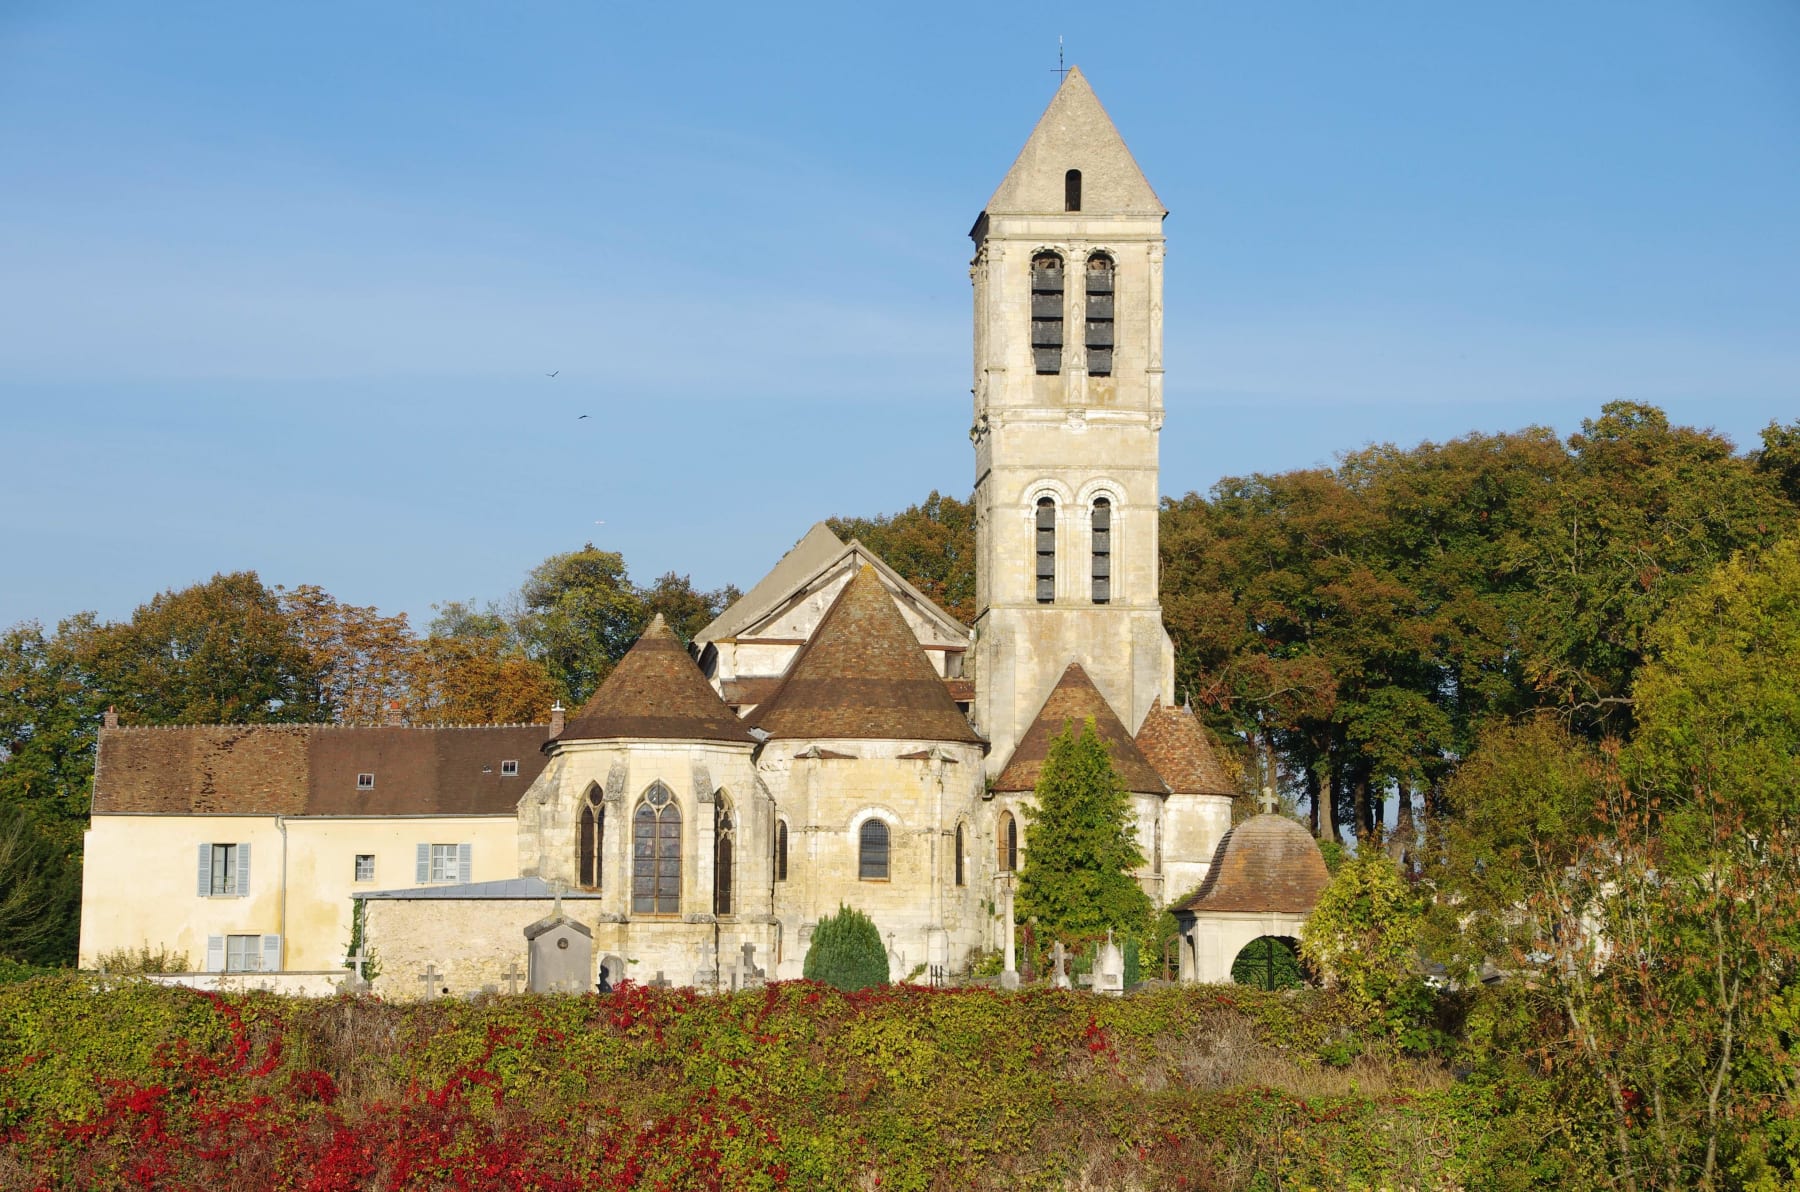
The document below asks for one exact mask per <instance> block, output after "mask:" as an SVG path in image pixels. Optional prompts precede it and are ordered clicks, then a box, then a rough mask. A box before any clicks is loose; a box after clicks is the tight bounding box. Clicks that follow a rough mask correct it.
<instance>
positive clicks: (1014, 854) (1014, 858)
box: [994, 811, 1019, 873]
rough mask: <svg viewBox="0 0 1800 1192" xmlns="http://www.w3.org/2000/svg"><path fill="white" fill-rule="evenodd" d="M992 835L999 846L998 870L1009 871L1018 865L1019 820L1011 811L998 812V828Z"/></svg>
mask: <svg viewBox="0 0 1800 1192" xmlns="http://www.w3.org/2000/svg"><path fill="white" fill-rule="evenodd" d="M994 836H995V838H996V840H997V843H998V844H999V846H1000V847H999V853H1000V855H999V858H998V859H999V862H1000V872H1002V873H1011V872H1012V871H1013V870H1015V869H1017V868H1018V867H1019V821H1018V820H1016V819H1014V818H1013V813H1012V812H1010V811H1002V812H1001V813H1000V828H999V830H998V831H997V832H995V833H994Z"/></svg>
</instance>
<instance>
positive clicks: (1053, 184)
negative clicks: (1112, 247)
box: [987, 68, 1168, 216]
mask: <svg viewBox="0 0 1800 1192" xmlns="http://www.w3.org/2000/svg"><path fill="white" fill-rule="evenodd" d="M1070 170H1080V171H1081V192H1082V196H1081V212H1082V214H1084V215H1086V214H1100V215H1156V216H1162V215H1167V214H1168V211H1167V210H1166V209H1165V208H1164V207H1163V205H1162V200H1161V199H1159V198H1157V197H1156V191H1154V190H1152V189H1151V187H1150V181H1149V179H1147V178H1145V177H1144V172H1143V171H1142V170H1140V169H1138V164H1137V160H1136V159H1135V158H1133V157H1132V156H1131V150H1129V149H1127V148H1126V147H1125V138H1124V137H1121V136H1120V135H1119V130H1118V129H1117V128H1116V127H1114V125H1113V122H1112V117H1110V116H1108V115H1107V114H1106V109H1105V108H1103V107H1101V106H1100V99H1099V97H1098V96H1096V95H1095V94H1094V89H1093V88H1092V87H1090V86H1088V81H1087V78H1086V77H1085V76H1083V75H1082V73H1081V70H1080V69H1079V68H1075V69H1071V70H1070V71H1069V73H1068V76H1067V77H1066V78H1064V79H1063V81H1062V86H1061V87H1058V88H1057V90H1056V96H1055V98H1053V99H1051V101H1050V106H1049V107H1048V108H1045V109H1044V114H1043V115H1042V116H1041V117H1039V118H1038V122H1037V127H1036V128H1034V129H1032V130H1031V136H1030V137H1029V138H1027V140H1026V141H1025V148H1023V149H1021V150H1020V151H1019V156H1018V158H1017V160H1015V161H1014V162H1013V164H1012V169H1010V170H1008V171H1007V172H1006V177H1005V179H1003V180H1002V181H1001V183H1000V188H999V189H998V190H996V191H995V192H994V197H993V198H991V199H989V200H988V204H987V213H988V214H989V215H1043V214H1052V213H1061V212H1062V211H1063V209H1064V203H1063V198H1064V192H1063V179H1064V177H1065V176H1066V175H1067V173H1068V171H1070Z"/></svg>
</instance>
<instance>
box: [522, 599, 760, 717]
mask: <svg viewBox="0 0 1800 1192" xmlns="http://www.w3.org/2000/svg"><path fill="white" fill-rule="evenodd" d="M610 737H654V738H659V739H662V740H672V741H742V742H744V743H746V744H749V743H750V741H751V737H750V734H749V732H748V731H746V730H745V728H744V724H743V722H742V721H741V720H739V719H738V718H737V717H736V716H734V715H732V712H731V709H730V708H727V707H726V706H725V703H724V701H723V700H721V699H720V698H719V694H718V692H716V691H714V690H713V689H712V684H710V683H708V682H707V681H706V677H705V676H704V675H702V674H701V673H700V668H699V667H697V666H695V665H694V660H693V659H692V658H689V657H688V653H687V651H686V650H684V649H683V648H682V646H681V642H680V641H679V640H678V639H677V638H676V637H675V632H674V630H672V629H670V628H669V626H668V624H667V623H665V622H664V621H663V618H662V614H661V613H658V614H657V615H656V618H655V620H653V621H651V622H650V627H649V628H648V629H646V630H644V635H643V636H642V637H640V638H638V639H637V644H636V645H634V646H632V647H631V649H630V650H629V651H627V652H626V654H625V657H623V658H621V659H619V665H618V666H616V667H614V668H613V672H612V674H610V675H608V676H606V681H605V682H603V683H601V684H600V690H598V691H596V692H594V695H593V698H592V699H590V700H588V702H587V705H586V706H585V707H583V708H582V709H581V711H579V712H577V713H576V714H575V715H574V717H573V718H571V719H570V721H569V724H568V727H567V728H565V729H563V731H562V735H561V736H560V737H558V738H557V740H559V741H597V740H605V739H607V738H610Z"/></svg>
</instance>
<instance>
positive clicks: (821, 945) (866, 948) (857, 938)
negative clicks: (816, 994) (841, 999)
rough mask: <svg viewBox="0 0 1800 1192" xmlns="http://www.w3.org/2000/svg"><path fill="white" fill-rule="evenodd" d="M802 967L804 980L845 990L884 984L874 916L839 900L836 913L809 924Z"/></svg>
mask: <svg viewBox="0 0 1800 1192" xmlns="http://www.w3.org/2000/svg"><path fill="white" fill-rule="evenodd" d="M803 971H804V973H805V975H806V979H807V980H809V981H823V982H825V984H827V985H833V986H836V987H837V988H839V989H842V990H843V991H845V992H846V993H853V992H855V991H856V990H858V989H867V988H868V987H869V986H871V985H885V984H887V979H888V962H887V949H886V948H883V947H882V946H881V932H879V931H877V930H876V929H875V922H874V920H872V919H870V918H869V916H867V915H865V914H863V913H862V912H861V911H859V910H857V909H856V908H855V907H852V906H845V905H843V904H842V903H839V904H838V912H837V914H835V915H826V916H825V917H824V918H823V919H820V920H819V925H818V926H817V927H815V928H813V934H812V945H811V946H810V947H808V948H807V949H806V967H805V969H804V970H803Z"/></svg>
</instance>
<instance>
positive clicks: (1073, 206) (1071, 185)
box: [1063, 170, 1081, 211]
mask: <svg viewBox="0 0 1800 1192" xmlns="http://www.w3.org/2000/svg"><path fill="white" fill-rule="evenodd" d="M1063 210H1064V211H1079V210H1081V171H1080V170H1070V171H1069V172H1068V173H1066V174H1064V175H1063Z"/></svg>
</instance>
